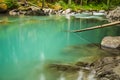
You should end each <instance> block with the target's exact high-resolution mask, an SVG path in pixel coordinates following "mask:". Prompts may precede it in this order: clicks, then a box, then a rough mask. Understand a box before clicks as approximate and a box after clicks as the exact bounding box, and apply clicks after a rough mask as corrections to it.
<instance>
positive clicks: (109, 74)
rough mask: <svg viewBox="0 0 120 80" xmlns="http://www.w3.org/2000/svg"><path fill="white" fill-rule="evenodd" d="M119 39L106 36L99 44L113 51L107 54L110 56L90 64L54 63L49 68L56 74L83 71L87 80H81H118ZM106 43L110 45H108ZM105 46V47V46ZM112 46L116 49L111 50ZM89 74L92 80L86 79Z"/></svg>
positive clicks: (119, 68) (119, 78)
mask: <svg viewBox="0 0 120 80" xmlns="http://www.w3.org/2000/svg"><path fill="white" fill-rule="evenodd" d="M109 38H111V39H109ZM119 38H120V36H115V37H111V36H108V37H105V38H104V39H103V40H102V42H101V47H106V48H110V49H113V51H111V52H109V54H112V55H111V56H106V57H101V58H99V59H98V60H95V61H93V62H91V63H86V62H80V61H78V62H76V63H73V64H58V63H55V64H50V65H49V68H50V69H52V70H55V71H58V72H64V73H73V72H74V73H78V72H79V71H83V72H84V74H86V75H87V79H86V78H85V77H84V76H82V78H81V79H82V80H93V79H94V80H120V48H119V47H120V43H119V42H120V39H119ZM106 41H107V43H106ZM108 43H110V44H109V45H108ZM115 43H117V44H115ZM106 44H107V46H105V45H106ZM113 45H114V46H117V47H112V48H111V46H113ZM102 49H103V48H102ZM114 49H117V50H118V52H117V54H116V52H115V51H114ZM104 50H106V49H104ZM107 51H108V50H107ZM90 73H92V75H93V76H92V79H88V76H89V74H90ZM71 75H73V74H71ZM81 79H80V80H81ZM71 80H72V79H71Z"/></svg>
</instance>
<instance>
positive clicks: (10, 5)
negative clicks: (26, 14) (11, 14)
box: [5, 0, 18, 9]
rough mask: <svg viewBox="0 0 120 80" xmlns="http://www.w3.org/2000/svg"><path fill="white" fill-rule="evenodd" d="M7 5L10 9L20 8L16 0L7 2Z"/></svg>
mask: <svg viewBox="0 0 120 80" xmlns="http://www.w3.org/2000/svg"><path fill="white" fill-rule="evenodd" d="M5 3H6V4H7V6H8V9H14V8H17V7H18V4H17V1H16V0H15V1H14V0H6V1H5Z"/></svg>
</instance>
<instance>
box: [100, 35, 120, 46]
mask: <svg viewBox="0 0 120 80" xmlns="http://www.w3.org/2000/svg"><path fill="white" fill-rule="evenodd" d="M101 46H103V47H108V48H119V47H120V36H115V37H112V36H107V37H104V38H103V40H102V42H101Z"/></svg>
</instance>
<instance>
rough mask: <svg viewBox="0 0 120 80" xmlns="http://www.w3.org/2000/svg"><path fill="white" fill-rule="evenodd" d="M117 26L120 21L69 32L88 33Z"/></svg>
mask: <svg viewBox="0 0 120 80" xmlns="http://www.w3.org/2000/svg"><path fill="white" fill-rule="evenodd" d="M117 24H120V21H116V22H112V23H108V24H103V25H99V26H94V27H90V28H85V29H81V30H72V31H70V32H83V31H88V30H94V29H99V28H105V27H110V26H113V25H117Z"/></svg>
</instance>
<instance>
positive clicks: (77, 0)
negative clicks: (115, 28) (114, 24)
mask: <svg viewBox="0 0 120 80" xmlns="http://www.w3.org/2000/svg"><path fill="white" fill-rule="evenodd" d="M18 2H24V3H26V2H30V3H32V4H34V5H36V6H39V7H41V8H42V7H44V8H52V9H55V10H59V9H67V8H71V9H72V10H102V9H104V10H109V9H112V8H114V7H116V6H118V5H120V1H119V0H0V8H2V9H14V8H16V7H18V6H19V5H18V4H17V3H18Z"/></svg>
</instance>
